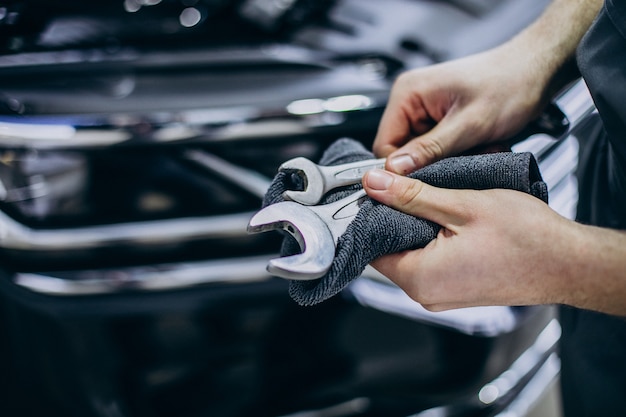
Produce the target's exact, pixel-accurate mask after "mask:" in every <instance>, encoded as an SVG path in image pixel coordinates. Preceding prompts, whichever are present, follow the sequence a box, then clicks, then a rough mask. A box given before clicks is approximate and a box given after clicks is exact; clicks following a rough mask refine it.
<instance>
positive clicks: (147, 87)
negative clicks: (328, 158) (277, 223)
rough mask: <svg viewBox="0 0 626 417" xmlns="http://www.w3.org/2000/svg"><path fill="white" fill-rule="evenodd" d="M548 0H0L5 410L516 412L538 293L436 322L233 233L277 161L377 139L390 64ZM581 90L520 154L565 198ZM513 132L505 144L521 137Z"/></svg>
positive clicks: (532, 390) (131, 416) (469, 44)
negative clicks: (331, 289)
mask: <svg viewBox="0 0 626 417" xmlns="http://www.w3.org/2000/svg"><path fill="white" fill-rule="evenodd" d="M547 3H548V1H545V0H523V1H520V0H517V1H513V0H502V1H496V0H449V1H440V2H434V1H430V0H390V1H386V2H380V1H374V0H336V1H322V0H319V1H306V0H300V1H299V0H291V1H270V0H238V1H229V0H180V1H179V0H123V1H122V0H97V1H93V2H88V3H84V2H78V1H73V0H16V1H8V2H3V3H1V4H0V332H2V338H1V340H2V342H1V343H0V375H2V378H0V381H1V382H0V388H1V391H0V392H2V401H0V414H2V415H3V416H19V417H30V416H33V417H35V416H36V417H39V416H46V417H50V416H52V417H55V416H63V417H70V416H72V417H73V416H77V417H92V416H94V417H96V416H98V417H100V416H103V417H104V416H106V417H117V416H128V417H192V416H193V417H196V416H211V417H214V416H219V417H222V416H223V417H244V416H246V417H247V416H256V417H259V416H267V417H270V416H271V417H296V416H297V417H307V416H320V417H321V416H362V417H366V416H367V417H370V416H386V417H395V416H398V417H400V416H402V417H408V416H414V417H418V416H419V417H428V416H495V415H499V416H504V415H507V416H510V415H516V416H523V415H527V413H528V412H529V411H530V410H531V409H532V408H533V407H534V406H535V405H536V404H537V402H538V401H539V400H540V399H541V398H542V396H543V395H544V394H545V392H546V391H547V390H548V389H549V388H550V387H552V386H554V384H555V381H556V380H557V379H558V375H559V356H558V340H559V336H560V326H559V323H558V318H557V317H556V315H555V311H554V307H553V306H534V307H522V306H520V307H503V306H493V307H480V308H471V309H460V310H453V311H449V312H442V313H432V312H429V311H427V310H425V309H424V308H423V307H421V306H420V305H419V304H418V303H416V302H414V301H412V300H410V299H409V298H408V297H407V296H406V294H404V293H403V292H402V291H401V290H400V289H399V288H398V287H396V286H395V285H393V284H392V283H391V282H390V281H388V280H387V279H386V278H385V277H382V276H380V275H379V274H377V273H376V272H375V271H374V270H371V269H369V268H368V269H366V271H365V272H364V274H363V276H362V277H359V278H358V279H357V280H355V281H354V282H353V283H352V284H351V285H350V286H349V287H348V288H346V289H345V290H344V291H342V293H341V294H339V295H337V296H335V297H333V298H331V299H330V300H327V301H325V302H323V303H320V304H319V305H316V306H312V307H300V306H298V305H297V304H296V303H295V302H294V301H293V300H292V299H290V297H289V295H288V291H287V287H288V281H287V280H284V279H282V278H278V277H275V276H272V275H271V274H269V273H268V272H267V270H266V264H267V262H268V260H269V259H270V258H272V257H275V256H277V254H278V253H279V251H280V245H281V242H282V236H281V235H279V234H278V233H276V234H274V233H263V234H255V235H251V234H248V233H247V232H246V225H247V223H248V221H249V219H250V217H251V216H252V215H253V213H254V212H255V211H257V210H258V209H259V208H260V205H261V200H262V198H263V196H264V194H265V192H266V190H267V187H268V185H269V184H270V182H271V180H272V178H273V177H274V176H275V174H276V172H277V168H278V166H279V165H280V164H281V163H282V162H283V161H285V160H287V159H290V158H293V157H296V156H304V157H307V158H309V159H311V160H318V159H319V158H320V156H321V154H322V153H323V151H324V150H325V149H326V148H327V147H328V146H329V145H330V144H331V143H332V142H334V141H335V140H336V139H338V138H341V137H350V138H353V139H355V140H358V141H360V142H362V143H363V144H364V145H366V146H368V147H369V146H371V143H372V140H373V138H374V135H375V132H376V129H377V125H378V121H379V119H380V116H381V115H382V112H383V110H384V107H385V105H386V101H387V99H388V95H389V91H390V88H391V85H392V83H393V80H394V79H395V77H396V76H397V75H398V74H399V73H400V72H402V71H403V70H406V69H408V68H415V67H419V66H426V65H431V64H434V63H437V62H443V61H447V60H451V59H455V58H458V57H462V56H464V55H468V54H471V53H474V52H478V51H480V50H484V49H487V48H489V47H491V46H494V45H496V44H498V43H500V42H503V41H504V40H506V39H508V38H510V37H511V36H513V35H514V34H515V33H517V32H518V31H519V30H521V29H522V28H524V27H525V26H526V25H528V24H529V23H530V22H531V21H532V20H533V19H534V18H535V17H536V16H538V15H539V14H540V13H541V11H542V10H543V9H544V8H545V6H546V5H547ZM593 117H594V108H593V103H592V101H591V99H590V97H589V94H588V92H587V90H586V87H585V86H584V83H582V82H581V81H578V82H576V83H574V84H572V85H571V86H569V87H568V88H567V89H566V90H564V91H562V92H561V93H560V94H559V95H558V96H556V97H555V98H554V100H553V103H552V105H551V106H550V107H549V109H548V110H547V111H546V112H544V114H542V115H541V117H540V118H539V119H538V120H537V121H536V123H534V124H532V125H530V126H529V127H528V129H527V130H526V131H525V134H524V136H522V137H518V138H516V139H515V141H514V142H515V144H514V145H513V149H514V150H516V151H530V152H533V153H534V155H535V156H536V158H537V160H538V162H539V166H540V168H541V171H542V174H543V176H544V179H545V181H546V183H547V184H548V187H549V189H550V204H551V206H552V207H553V208H554V209H555V210H557V211H558V212H560V213H561V214H563V215H564V216H566V217H570V218H572V217H573V216H574V215H575V207H576V202H577V195H576V178H575V168H576V158H577V152H578V148H577V142H576V132H577V131H578V129H585V128H586V126H588V125H589V123H591V120H593ZM512 143H513V142H512Z"/></svg>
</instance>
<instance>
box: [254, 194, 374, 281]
mask: <svg viewBox="0 0 626 417" xmlns="http://www.w3.org/2000/svg"><path fill="white" fill-rule="evenodd" d="M366 199H367V194H366V193H365V190H359V191H357V192H355V193H353V194H351V195H349V196H347V197H344V198H343V199H341V200H338V201H335V202H333V203H329V204H325V205H319V206H303V205H301V204H299V203H296V202H293V201H283V202H280V203H276V204H272V205H269V206H267V207H265V208H264V209H262V210H260V211H259V212H257V213H256V214H255V215H254V216H253V217H252V219H251V220H250V222H249V223H248V233H260V232H267V231H270V230H280V229H282V230H285V231H286V232H287V233H289V234H290V235H291V236H293V237H294V238H295V239H296V241H297V242H298V245H300V250H301V251H302V253H300V254H297V255H291V256H285V257H282V258H275V259H270V261H269V263H268V265H267V271H268V272H269V273H271V274H272V275H276V276H279V277H282V278H288V279H294V280H304V281H306V280H312V279H316V278H320V277H322V276H324V274H326V272H328V270H329V269H330V266H331V264H332V263H333V259H334V258H335V249H336V246H337V241H338V240H339V237H340V236H341V235H343V234H344V232H345V231H346V229H347V228H348V225H349V224H350V222H351V221H352V220H353V219H354V217H355V216H356V214H357V213H358V211H359V208H360V207H361V204H362V203H363V201H365V200H366Z"/></svg>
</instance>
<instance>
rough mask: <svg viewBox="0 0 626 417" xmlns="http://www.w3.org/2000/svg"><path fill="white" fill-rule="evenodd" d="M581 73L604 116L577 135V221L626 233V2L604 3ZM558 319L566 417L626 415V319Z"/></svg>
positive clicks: (587, 40) (571, 314) (569, 315)
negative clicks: (578, 146) (578, 154)
mask: <svg viewBox="0 0 626 417" xmlns="http://www.w3.org/2000/svg"><path fill="white" fill-rule="evenodd" d="M578 66H579V68H580V71H581V73H582V75H583V77H584V79H585V82H586V83H587V86H588V87H589V91H590V92H591V95H592V97H593V99H594V102H595V104H596V107H597V109H598V113H599V116H596V117H595V119H596V120H595V123H594V120H593V118H592V120H590V122H589V123H588V125H587V126H586V128H585V129H584V132H583V134H579V135H578V139H579V142H580V146H581V147H580V162H579V172H578V180H579V204H578V213H577V220H578V221H580V222H582V223H586V224H593V225H597V226H602V227H610V228H615V229H626V0H606V3H605V5H604V7H603V9H602V10H601V11H600V14H599V15H598V18H597V19H596V21H595V22H594V24H593V25H592V27H591V28H590V30H589V31H588V33H587V34H586V35H585V37H584V39H583V41H582V42H581V44H580V46H579V48H578ZM624 273H625V274H626V271H624ZM598 279H600V277H598ZM624 302H626V300H624ZM560 313H561V315H560V320H561V325H562V328H563V334H562V337H561V342H562V343H561V358H562V372H561V386H562V391H563V406H564V413H565V416H566V417H573V416H603V417H610V416H626V319H625V318H623V317H616V316H609V315H605V314H601V313H597V312H592V311H585V310H579V309H574V308H570V307H562V308H561V311H560Z"/></svg>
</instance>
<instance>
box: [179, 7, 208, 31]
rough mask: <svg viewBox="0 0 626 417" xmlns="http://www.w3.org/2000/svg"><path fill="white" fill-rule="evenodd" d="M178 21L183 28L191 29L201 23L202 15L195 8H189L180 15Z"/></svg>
mask: <svg viewBox="0 0 626 417" xmlns="http://www.w3.org/2000/svg"><path fill="white" fill-rule="evenodd" d="M178 20H179V22H180V24H181V25H182V26H184V27H186V28H190V27H192V26H195V25H197V24H198V23H200V20H202V14H201V13H200V10H198V9H196V8H195V7H187V8H186V9H184V10H183V11H182V12H181V13H180V16H179V18H178Z"/></svg>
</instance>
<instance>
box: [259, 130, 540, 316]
mask: <svg viewBox="0 0 626 417" xmlns="http://www.w3.org/2000/svg"><path fill="white" fill-rule="evenodd" d="M373 157H374V155H373V154H372V153H371V152H370V151H368V150H367V149H365V147H364V146H363V145H362V144H361V143H360V142H357V141H355V140H352V139H347V138H342V139H339V140H337V141H335V142H334V143H333V144H331V145H330V146H329V147H328V148H327V149H326V151H325V152H324V154H323V156H322V158H321V159H320V161H319V164H320V165H339V164H344V163H348V162H354V161H360V160H363V159H371V158H373ZM408 176H409V177H411V178H414V179H419V180H421V181H423V182H425V183H427V184H430V185H433V186H436V187H443V188H456V189H475V190H484V189H491V188H506V189H512V190H517V191H522V192H525V193H528V194H531V195H533V196H535V197H537V198H539V199H541V200H543V201H544V202H546V203H547V201H548V189H547V186H546V184H545V182H544V181H543V180H542V178H541V173H540V172H539V167H538V166H537V162H536V160H535V158H534V156H533V154H531V153H529V152H523V153H515V152H499V153H489V154H480V155H468V156H458V157H451V158H446V159H443V160H441V161H438V162H435V163H433V164H431V165H428V166H426V167H424V168H421V169H419V170H417V171H415V172H413V173H412V174H410V175H408ZM360 188H362V186H361V184H355V185H351V186H347V187H341V188H338V189H335V190H332V191H331V192H329V193H328V194H327V195H326V196H325V197H324V199H323V200H322V201H321V202H320V204H326V203H330V202H333V201H336V200H339V199H341V198H343V197H346V196H348V195H349V194H351V193H353V192H355V191H356V190H358V189H360ZM302 189H303V184H302V180H301V179H300V177H299V176H298V175H296V174H295V173H289V172H279V173H278V174H277V175H276V177H275V178H274V180H273V181H272V184H271V186H270V187H269V190H268V192H267V194H266V195H265V198H264V200H263V207H266V206H268V205H270V204H275V203H278V202H280V201H284V198H283V196H282V194H283V192H284V191H285V190H302ZM440 229H441V226H439V225H438V224H436V223H433V222H431V221H429V220H425V219H421V218H417V217H414V216H411V215H408V214H405V213H402V212H399V211H397V210H395V209H392V208H390V207H388V206H385V205H384V204H380V203H378V202H377V201H375V200H371V199H367V200H366V201H365V202H364V203H363V204H362V206H361V208H360V209H359V212H358V214H357V216H356V217H355V218H354V220H353V221H352V223H351V224H350V225H349V226H348V229H347V230H346V232H345V233H344V234H343V236H341V237H340V238H339V241H338V242H337V250H336V253H335V259H334V261H333V264H332V266H331V268H330V270H329V271H328V272H327V273H326V275H324V276H323V277H321V278H319V279H315V280H311V281H295V280H292V281H290V283H289V295H290V296H291V298H293V299H294V300H295V301H296V302H297V303H298V304H300V305H303V306H311V305H315V304H318V303H321V302H322V301H325V300H327V299H328V298H330V297H332V296H334V295H336V294H337V293H339V292H340V291H341V290H342V289H344V288H345V287H346V286H347V285H348V284H349V283H350V282H351V281H352V280H354V279H356V278H357V277H359V276H360V275H361V273H362V272H363V270H364V269H365V267H366V266H367V265H368V264H369V263H370V262H371V261H373V260H374V259H376V258H378V257H380V256H382V255H385V254H389V253H395V252H401V251H404V250H407V249H417V248H423V247H424V246H426V245H427V244H428V243H429V242H430V241H432V240H433V239H435V238H436V237H437V233H438V232H439V230H440ZM297 253H300V247H299V245H298V244H297V242H296V241H295V239H293V237H291V236H290V235H287V234H285V239H284V240H283V245H282V248H281V254H282V255H283V256H288V255H293V254H297Z"/></svg>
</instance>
